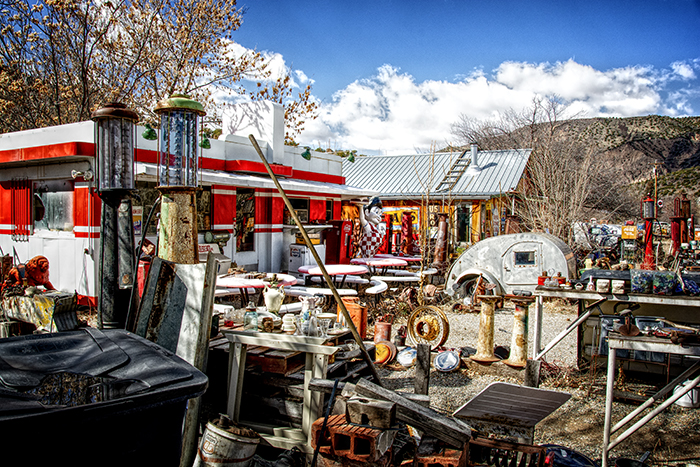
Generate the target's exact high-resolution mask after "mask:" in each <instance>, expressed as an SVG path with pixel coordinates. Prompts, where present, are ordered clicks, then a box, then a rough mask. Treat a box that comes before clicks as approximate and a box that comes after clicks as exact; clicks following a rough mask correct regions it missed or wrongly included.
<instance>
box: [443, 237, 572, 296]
mask: <svg viewBox="0 0 700 467" xmlns="http://www.w3.org/2000/svg"><path fill="white" fill-rule="evenodd" d="M543 272H546V274H547V275H549V276H553V275H555V274H557V273H561V276H562V277H564V279H565V280H571V279H575V278H576V258H575V255H574V252H573V251H572V250H571V248H569V246H568V245H567V244H566V243H564V241H562V240H561V239H559V238H557V237H555V236H554V235H550V234H546V233H534V232H525V233H517V234H509V235H499V236H496V237H489V238H486V239H484V240H481V241H480V242H478V243H475V244H474V245H472V246H471V247H469V248H468V249H467V250H466V251H465V252H464V253H462V254H461V255H460V257H459V258H458V259H457V260H456V261H455V262H454V263H453V264H452V266H451V267H450V270H449V271H448V274H447V281H446V284H445V293H447V294H448V295H450V296H452V297H453V298H457V299H463V298H465V297H470V296H471V295H472V294H473V293H474V290H475V288H476V287H477V285H478V283H479V281H485V282H486V283H489V284H493V286H494V290H493V292H494V293H495V294H497V295H503V294H512V293H513V292H514V291H516V290H523V291H529V292H533V291H534V290H535V287H537V285H538V278H539V276H540V275H542V273H543Z"/></svg>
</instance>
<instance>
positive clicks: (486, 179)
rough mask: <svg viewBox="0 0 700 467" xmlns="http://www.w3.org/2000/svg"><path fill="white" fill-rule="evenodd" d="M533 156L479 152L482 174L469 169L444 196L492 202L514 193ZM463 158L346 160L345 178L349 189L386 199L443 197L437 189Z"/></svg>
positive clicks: (517, 151)
mask: <svg viewBox="0 0 700 467" xmlns="http://www.w3.org/2000/svg"><path fill="white" fill-rule="evenodd" d="M531 152H532V150H531V149H511V150H504V151H479V152H478V154H477V161H478V165H479V167H480V168H481V170H480V171H479V172H477V173H472V171H471V170H469V169H467V171H465V172H464V173H463V174H462V176H461V177H460V178H459V180H458V181H457V182H456V184H455V185H454V187H452V189H451V190H449V191H447V192H444V194H446V195H449V196H451V197H453V198H455V197H456V198H467V199H488V198H491V197H493V196H498V195H499V194H501V193H508V192H511V191H514V190H515V189H516V188H517V186H518V183H519V182H520V179H521V178H522V176H523V172H524V171H525V166H526V165H527V161H528V160H529V158H530V153H531ZM468 154H469V153H468ZM459 155H460V153H459V152H451V153H449V152H445V153H435V154H414V155H409V156H363V157H358V158H357V159H356V161H355V162H354V163H352V162H350V161H348V160H344V161H343V176H344V177H345V182H346V183H347V184H348V185H351V186H354V187H360V188H363V189H366V190H371V191H376V192H379V193H380V195H379V196H380V197H382V198H410V197H420V196H422V195H425V194H428V193H430V194H431V195H432V196H435V195H438V196H439V195H441V194H443V192H437V191H436V188H437V186H438V185H439V184H440V182H441V181H442V179H443V178H444V177H445V175H446V174H447V173H449V171H450V169H451V167H452V165H453V164H454V162H455V161H456V160H457V158H459ZM470 165H471V164H470Z"/></svg>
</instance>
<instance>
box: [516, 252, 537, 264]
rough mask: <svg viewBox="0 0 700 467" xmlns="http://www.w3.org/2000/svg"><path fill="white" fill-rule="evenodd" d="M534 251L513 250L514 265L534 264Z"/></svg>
mask: <svg viewBox="0 0 700 467" xmlns="http://www.w3.org/2000/svg"><path fill="white" fill-rule="evenodd" d="M535 264H536V261H535V252H534V251H516V252H515V265H516V266H535Z"/></svg>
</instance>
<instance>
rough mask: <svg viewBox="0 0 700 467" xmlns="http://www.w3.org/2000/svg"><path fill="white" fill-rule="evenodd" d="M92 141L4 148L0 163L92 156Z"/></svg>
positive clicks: (93, 153)
mask: <svg viewBox="0 0 700 467" xmlns="http://www.w3.org/2000/svg"><path fill="white" fill-rule="evenodd" d="M94 155H95V145H94V144H93V143H83V142H73V143H59V144H48V145H44V146H34V147H31V148H19V149H6V150H4V151H0V164H2V163H6V162H26V161H32V160H41V159H51V158H54V157H67V156H94Z"/></svg>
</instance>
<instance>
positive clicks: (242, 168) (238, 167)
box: [226, 160, 292, 177]
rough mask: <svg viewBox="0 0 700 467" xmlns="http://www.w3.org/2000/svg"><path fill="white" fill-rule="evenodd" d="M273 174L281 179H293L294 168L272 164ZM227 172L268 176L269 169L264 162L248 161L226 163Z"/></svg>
mask: <svg viewBox="0 0 700 467" xmlns="http://www.w3.org/2000/svg"><path fill="white" fill-rule="evenodd" d="M270 167H271V168H272V173H274V174H275V175H278V176H281V177H291V176H292V168H291V167H288V166H286V165H279V164H270ZM226 170H227V171H230V172H250V173H258V174H267V169H266V168H265V165H264V164H263V163H262V162H253V161H246V160H236V161H226Z"/></svg>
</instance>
